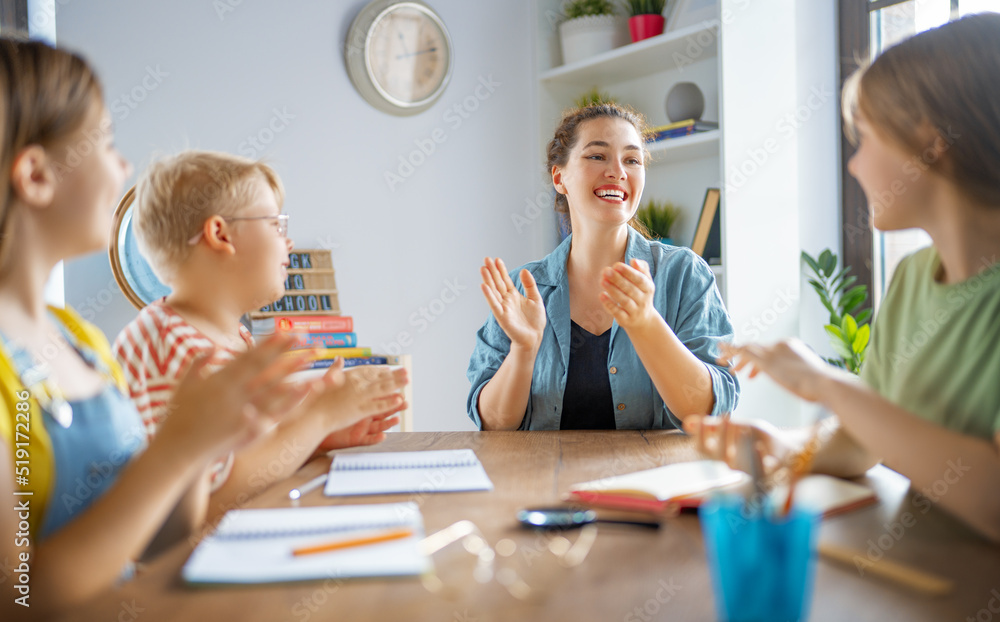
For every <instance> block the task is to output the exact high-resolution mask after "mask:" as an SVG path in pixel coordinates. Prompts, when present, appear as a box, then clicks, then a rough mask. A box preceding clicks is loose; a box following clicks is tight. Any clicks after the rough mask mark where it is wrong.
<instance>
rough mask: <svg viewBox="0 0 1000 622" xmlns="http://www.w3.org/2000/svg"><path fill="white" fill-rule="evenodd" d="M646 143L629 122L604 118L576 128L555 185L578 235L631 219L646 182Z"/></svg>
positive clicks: (554, 171) (556, 172)
mask: <svg viewBox="0 0 1000 622" xmlns="http://www.w3.org/2000/svg"><path fill="white" fill-rule="evenodd" d="M642 144H643V141H642V137H641V136H639V132H637V131H636V129H635V127H634V126H633V125H632V124H631V123H629V122H628V121H625V120H624V119H617V118H614V117H601V118H597V119H591V120H589V121H584V122H583V123H581V124H580V125H579V126H578V127H577V140H576V144H575V145H574V146H573V149H572V150H571V151H570V154H569V158H568V159H567V161H566V165H565V166H561V167H560V166H554V167H552V183H553V185H554V186H555V188H556V190H557V191H558V192H560V193H561V194H564V195H566V199H567V201H568V202H569V212H570V218H571V219H572V222H573V229H574V230H579V229H580V228H582V227H588V226H590V224H595V225H599V226H600V225H603V226H621V225H624V224H626V223H628V221H629V220H630V219H631V218H632V216H633V215H634V214H635V211H636V209H637V208H638V206H639V200H640V198H641V197H642V188H643V186H644V185H645V183H646V169H645V168H644V167H643V160H642V158H643V149H642Z"/></svg>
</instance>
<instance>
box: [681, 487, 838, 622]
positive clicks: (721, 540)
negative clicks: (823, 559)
mask: <svg viewBox="0 0 1000 622" xmlns="http://www.w3.org/2000/svg"><path fill="white" fill-rule="evenodd" d="M745 507H746V506H745V502H744V500H743V499H742V498H741V497H733V496H719V497H716V498H714V499H711V500H709V501H707V502H706V503H705V505H703V506H702V508H701V510H700V512H699V514H700V516H701V529H702V533H703V534H704V536H705V549H706V551H707V553H708V562H709V567H710V568H711V572H712V585H713V587H714V590H715V607H716V611H717V612H718V614H719V618H720V619H722V620H728V622H786V621H787V622H792V621H795V620H805V619H806V618H807V617H808V615H809V605H810V602H811V598H812V586H813V578H814V574H815V569H816V538H817V535H818V533H819V515H818V514H817V513H815V512H811V511H808V510H801V509H795V510H792V511H791V512H790V513H789V514H788V516H784V517H775V516H774V513H773V512H772V511H770V509H763V510H762V509H760V508H759V507H758V508H754V507H753V506H752V505H751V509H749V510H748V509H745Z"/></svg>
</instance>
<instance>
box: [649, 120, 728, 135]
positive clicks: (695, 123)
mask: <svg viewBox="0 0 1000 622" xmlns="http://www.w3.org/2000/svg"><path fill="white" fill-rule="evenodd" d="M689 127H693V128H698V129H699V130H700V131H701V130H705V131H707V130H717V129H719V123H718V121H703V120H701V119H684V120H683V121H676V122H674V123H667V124H666V125H657V126H656V127H649V128H646V132H645V134H646V135H647V136H648V135H649V134H656V133H657V132H669V131H670V130H676V129H681V128H689Z"/></svg>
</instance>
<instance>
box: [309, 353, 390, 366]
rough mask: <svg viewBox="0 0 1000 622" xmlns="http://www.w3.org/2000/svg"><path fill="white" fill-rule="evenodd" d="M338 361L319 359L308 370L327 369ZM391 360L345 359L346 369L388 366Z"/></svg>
mask: <svg viewBox="0 0 1000 622" xmlns="http://www.w3.org/2000/svg"><path fill="white" fill-rule="evenodd" d="M335 360H336V359H317V360H315V361H313V362H312V363H310V364H309V366H308V367H306V369H327V368H328V367H332V366H333V363H334V361H335ZM388 364H389V359H388V358H387V357H384V356H356V357H353V358H345V359H344V369H347V368H349V367H360V366H361V365H388Z"/></svg>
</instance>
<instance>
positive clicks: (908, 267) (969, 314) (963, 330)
mask: <svg viewBox="0 0 1000 622" xmlns="http://www.w3.org/2000/svg"><path fill="white" fill-rule="evenodd" d="M984 264H986V265H988V266H990V267H988V268H986V269H985V270H983V271H982V272H980V273H979V274H977V275H976V276H974V277H972V278H970V279H968V280H966V281H963V282H961V283H956V284H954V285H943V284H941V283H939V282H937V281H936V280H935V275H937V274H938V272H939V270H940V267H941V258H940V256H939V255H938V253H937V250H936V249H934V248H933V247H930V248H925V249H922V250H920V251H917V252H916V253H914V254H913V255H910V256H909V257H907V258H906V259H904V260H903V261H902V263H900V264H899V268H897V270H896V274H895V276H894V277H893V279H892V283H891V284H890V286H889V291H888V292H887V293H886V295H885V299H884V300H883V302H882V307H881V309H880V310H879V313H878V317H877V318H876V321H875V324H874V325H873V327H872V342H871V345H870V346H869V349H868V353H867V356H866V358H865V362H864V364H863V365H862V367H861V379H862V380H863V381H864V382H865V383H866V384H867V385H868V386H870V387H871V388H873V389H874V390H876V391H878V392H879V393H880V394H881V395H882V396H884V397H885V398H886V399H888V400H890V401H891V402H893V403H895V404H898V405H899V406H901V407H903V408H905V409H906V410H908V411H910V412H912V413H914V414H915V415H918V416H920V417H921V418H923V419H926V420H927V421H930V422H932V423H936V424H938V425H941V426H943V427H945V428H948V429H950V430H954V431H956V432H961V433H963V434H968V435H969V436H975V437H978V438H983V439H989V440H992V439H993V438H994V434H995V433H996V432H998V431H1000V264H998V263H997V258H995V257H994V258H991V259H985V260H984Z"/></svg>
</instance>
